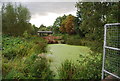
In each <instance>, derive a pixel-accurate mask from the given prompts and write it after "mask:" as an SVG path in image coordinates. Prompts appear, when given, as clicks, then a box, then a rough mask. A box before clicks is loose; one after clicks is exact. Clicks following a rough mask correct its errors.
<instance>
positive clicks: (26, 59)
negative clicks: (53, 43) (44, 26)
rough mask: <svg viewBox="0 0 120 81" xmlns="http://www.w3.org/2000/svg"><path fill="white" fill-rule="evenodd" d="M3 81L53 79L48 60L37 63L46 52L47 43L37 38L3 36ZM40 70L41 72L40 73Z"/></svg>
mask: <svg viewBox="0 0 120 81" xmlns="http://www.w3.org/2000/svg"><path fill="white" fill-rule="evenodd" d="M3 40H4V41H2V42H3V53H2V54H3V55H2V56H3V61H2V66H3V67H2V69H3V75H2V77H3V79H37V78H40V79H51V78H52V77H53V74H52V71H51V70H50V64H49V62H48V61H47V60H46V59H41V60H38V61H36V59H40V58H38V56H37V55H38V54H40V53H42V52H45V51H46V46H47V43H46V41H45V40H44V39H42V38H40V37H37V36H30V37H27V38H24V37H12V36H3ZM38 70H39V72H38Z"/></svg>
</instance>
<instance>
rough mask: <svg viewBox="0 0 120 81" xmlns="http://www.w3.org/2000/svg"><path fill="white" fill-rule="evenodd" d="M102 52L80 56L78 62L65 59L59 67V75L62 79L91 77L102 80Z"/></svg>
mask: <svg viewBox="0 0 120 81" xmlns="http://www.w3.org/2000/svg"><path fill="white" fill-rule="evenodd" d="M101 58H102V57H101V54H90V55H89V56H84V55H81V56H80V60H78V63H74V62H73V61H70V60H65V61H64V62H63V63H62V65H61V67H60V68H59V69H58V74H59V77H60V78H62V79H89V80H91V81H92V80H94V79H97V80H100V78H101V68H102V60H101Z"/></svg>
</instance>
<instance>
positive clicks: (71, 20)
mask: <svg viewBox="0 0 120 81" xmlns="http://www.w3.org/2000/svg"><path fill="white" fill-rule="evenodd" d="M60 31H61V32H63V33H65V32H66V33H68V34H74V33H75V17H74V16H72V15H71V14H70V15H68V16H67V17H66V19H65V20H64V21H63V22H62V24H61V27H60Z"/></svg>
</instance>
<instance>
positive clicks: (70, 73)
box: [58, 60, 79, 79]
mask: <svg viewBox="0 0 120 81" xmlns="http://www.w3.org/2000/svg"><path fill="white" fill-rule="evenodd" d="M78 71H79V70H78V66H77V65H76V64H74V63H73V62H72V61H69V60H65V61H64V62H63V63H62V64H61V67H60V68H59V69H58V75H59V78H60V79H75V78H74V77H75V75H76V73H77V72H78Z"/></svg>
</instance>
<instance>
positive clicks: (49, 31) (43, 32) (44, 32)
mask: <svg viewBox="0 0 120 81" xmlns="http://www.w3.org/2000/svg"><path fill="white" fill-rule="evenodd" d="M37 32H38V33H53V32H52V31H37Z"/></svg>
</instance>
